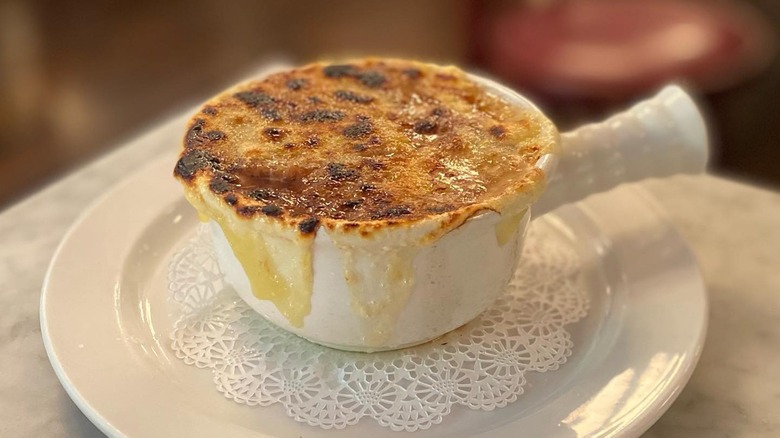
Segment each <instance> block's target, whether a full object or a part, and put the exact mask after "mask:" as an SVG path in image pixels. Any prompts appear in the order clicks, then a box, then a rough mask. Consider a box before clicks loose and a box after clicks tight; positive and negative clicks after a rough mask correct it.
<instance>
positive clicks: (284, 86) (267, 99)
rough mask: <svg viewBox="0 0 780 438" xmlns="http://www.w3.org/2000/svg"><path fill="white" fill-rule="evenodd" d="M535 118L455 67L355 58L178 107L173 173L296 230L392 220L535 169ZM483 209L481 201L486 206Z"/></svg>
mask: <svg viewBox="0 0 780 438" xmlns="http://www.w3.org/2000/svg"><path fill="white" fill-rule="evenodd" d="M542 123H543V122H542V121H541V120H539V119H538V118H537V116H536V114H534V113H532V112H530V111H526V110H522V109H518V108H516V107H512V106H511V105H509V104H507V103H506V102H504V101H503V100H501V99H499V98H498V97H496V96H494V95H492V94H489V93H487V92H486V91H485V90H483V88H481V87H480V86H479V85H477V84H476V83H474V82H473V81H471V80H470V79H469V78H468V77H467V76H466V75H465V74H464V73H462V72H461V71H460V70H458V69H456V68H454V67H438V66H434V65H429V64H422V63H417V62H411V61H402V60H388V59H365V60H360V61H355V62H352V63H350V64H331V65H324V64H313V65H308V66H305V67H301V68H297V69H293V70H289V71H285V72H282V73H277V74H273V75H270V76H268V77H266V78H265V79H262V80H257V81H251V82H248V83H244V84H241V85H239V86H236V87H234V88H232V89H230V90H228V91H226V92H225V93H223V94H221V95H219V96H217V97H215V98H213V99H212V100H210V101H209V102H207V103H206V104H205V105H204V106H203V107H202V109H201V110H200V112H199V113H198V114H196V115H195V116H193V118H192V119H191V121H190V123H189V126H188V130H187V132H186V135H185V138H184V145H183V146H184V147H183V150H182V152H181V155H180V159H179V161H178V163H177V164H176V168H175V171H174V173H175V175H176V177H177V178H178V179H179V180H180V181H181V182H182V183H184V185H185V187H189V189H192V188H193V187H194V185H196V184H207V185H208V186H209V188H210V190H211V192H213V193H214V194H215V195H218V196H219V197H221V198H222V199H223V201H224V203H225V204H226V205H227V206H231V207H232V208H233V209H235V211H236V213H237V214H239V215H240V216H245V217H252V216H254V215H258V214H259V215H266V216H270V217H278V218H280V220H286V221H292V222H294V223H296V224H298V226H299V228H300V230H301V232H303V233H309V232H311V231H313V230H314V229H315V228H316V226H317V225H318V224H319V223H321V222H322V223H327V222H331V223H332V222H334V221H340V222H344V223H352V222H354V223H365V222H370V221H377V222H382V223H398V222H409V221H417V220H420V219H423V218H426V217H430V216H431V215H439V214H445V213H451V212H453V211H454V210H457V209H461V208H464V207H469V206H472V207H473V206H474V205H475V204H480V203H486V204H485V205H487V202H488V201H490V200H491V199H495V198H497V197H500V196H502V195H503V194H505V193H509V192H511V193H517V192H519V191H522V190H524V188H525V187H526V186H530V185H533V184H535V183H537V182H539V180H540V179H543V175H541V174H540V171H539V170H538V169H536V168H535V167H534V164H535V163H536V161H537V160H538V159H539V157H540V155H541V154H542V153H545V152H548V150H547V149H548V147H549V145H545V144H540V140H539V133H540V131H541V130H542V129H543V126H542ZM486 208H487V207H486Z"/></svg>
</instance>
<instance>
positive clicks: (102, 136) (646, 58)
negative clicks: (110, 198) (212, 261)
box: [0, 0, 780, 209]
mask: <svg viewBox="0 0 780 438" xmlns="http://www.w3.org/2000/svg"><path fill="white" fill-rule="evenodd" d="M778 29H780V1H778V0H568V1H566V0H522V1H508V0H489V1H487V0H486V1H478V0H473V1H456V0H452V1H445V0H429V1H414V0H394V1H361V0H346V1H332V2H320V1H315V0H299V1H231V2H216V1H207V0H187V1H178V0H174V1H166V2H161V1H148V0H136V1H132V2H130V1H125V2H123V1H113V2H104V1H98V0H81V1H78V2H63V1H54V0H38V1H35V0H33V1H22V0H0V209H2V208H3V207H7V206H8V205H10V203H12V202H13V201H15V200H18V199H20V198H21V197H23V196H24V195H26V194H28V193H30V192H31V191H33V190H35V189H37V188H39V187H41V186H42V185H43V184H45V183H46V182H49V181H51V180H53V179H56V178H57V177H59V176H62V175H64V174H66V173H67V172H68V171H70V170H72V169H74V168H75V167H77V166H79V165H80V164H82V163H84V162H86V161H88V160H90V159H92V158H94V157H96V156H98V155H100V154H101V153H104V152H106V151H108V150H110V149H111V148H112V147H115V146H117V145H119V144H121V142H122V141H123V140H125V139H128V138H130V137H132V136H133V135H135V134H137V133H139V132H141V131H142V130H144V129H147V128H149V127H151V126H153V125H155V124H156V123H159V122H160V121H162V120H163V119H164V118H165V117H167V116H169V115H172V114H173V113H175V112H177V111H181V110H183V109H186V108H188V107H189V106H192V105H194V104H196V103H198V102H199V101H200V100H203V99H205V98H207V97H209V96H210V95H212V94H214V93H216V92H218V91H219V90H220V89H221V88H223V87H225V86H227V85H229V84H230V83H231V82H232V81H235V80H237V79H239V78H242V77H244V76H246V75H247V74H248V73H249V72H251V71H252V70H253V69H255V68H258V67H260V66H262V65H263V63H265V62H268V61H269V60H274V59H276V60H278V59H284V60H287V61H290V62H293V63H300V62H306V61H311V60H316V59H319V58H338V57H342V56H356V55H392V56H402V57H412V58H419V59H423V60H430V61H435V62H442V63H457V64H459V65H462V66H465V67H467V68H470V69H473V70H478V71H482V72H486V73H488V74H490V75H493V76H495V77H498V78H500V79H501V80H502V81H503V82H505V83H507V84H510V85H512V86H514V87H515V88H517V89H519V90H521V91H522V92H523V93H525V94H527V95H528V96H529V97H532V98H533V99H534V100H536V101H537V102H538V103H539V104H540V105H541V106H542V107H543V108H544V109H545V111H546V112H547V113H548V115H550V117H551V118H552V119H553V120H554V121H556V122H557V123H558V124H559V126H560V127H561V128H563V129H567V128H571V127H574V126H576V125H577V124H579V123H583V122H587V121H593V120H597V119H599V118H600V117H602V116H603V115H605V114H607V113H609V112H610V111H613V110H615V109H618V108H622V107H624V106H625V105H626V104H627V103H630V102H633V101H635V100H636V99H638V98H640V97H644V96H647V95H649V94H652V93H653V92H654V91H655V90H656V89H657V88H658V87H659V86H660V85H661V84H662V83H664V82H666V81H670V80H676V81H678V82H682V83H684V84H686V85H687V86H689V87H691V88H693V89H695V90H696V91H697V93H699V95H700V96H701V97H702V103H703V105H704V106H705V107H706V109H707V111H708V112H709V116H710V122H711V128H712V131H713V138H714V140H715V142H716V148H717V149H716V156H715V157H714V159H713V163H712V168H713V169H714V171H716V172H718V173H721V174H727V175H733V176H737V177H740V178H742V179H747V180H749V181H753V182H756V183H759V184H763V185H770V186H773V187H775V188H778V187H780V141H779V139H780V62H779V61H778V57H776V56H775V53H776V48H777V47H776V46H777V43H778ZM171 147H172V148H174V147H176V145H171Z"/></svg>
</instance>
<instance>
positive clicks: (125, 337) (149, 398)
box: [41, 155, 707, 438]
mask: <svg viewBox="0 0 780 438" xmlns="http://www.w3.org/2000/svg"><path fill="white" fill-rule="evenodd" d="M174 162H175V157H174V156H173V155H171V156H169V157H165V159H162V160H160V161H159V162H158V163H155V164H152V165H151V166H150V167H148V168H146V169H144V170H142V171H141V172H139V174H137V175H136V176H134V177H132V178H131V179H129V180H128V181H127V182H125V183H124V184H123V185H121V186H120V187H118V188H116V189H114V190H112V191H111V192H110V193H108V194H107V195H106V196H105V197H104V198H103V199H101V200H100V201H98V202H97V203H96V204H95V206H94V207H92V208H91V209H90V210H89V211H88V212H87V213H85V214H84V216H82V218H81V219H80V220H79V221H78V222H77V223H76V224H75V225H74V226H73V228H72V229H71V230H70V232H69V233H68V234H67V236H66V237H65V239H64V240H63V242H62V244H61V245H60V247H59V249H58V250H57V253H56V255H55V256H54V259H53V261H52V263H51V266H50V268H49V272H48V275H47V277H46V281H45V283H44V286H43V295H42V298H41V326H42V332H43V339H44V343H45V346H46V350H47V352H48V354H49V358H50V359H51V362H52V365H53V367H54V370H55V372H56V373H57V376H58V377H59V379H60V381H61V382H62V384H63V386H64V387H65V389H66V391H67V392H68V394H69V395H70V396H71V398H72V399H73V400H74V401H75V402H76V404H77V405H78V406H79V408H80V409H81V410H82V411H83V412H84V414H86V416H87V417H89V419H90V420H91V421H92V422H93V423H95V424H96V425H97V426H98V427H99V428H100V429H101V430H102V431H103V432H105V433H106V434H108V435H109V436H130V437H157V436H187V437H201V436H202V437H212V436H230V437H250V436H252V437H257V436H272V437H299V436H304V437H320V436H345V437H351V436H354V437H359V436H367V434H368V433H370V434H371V436H373V437H376V438H379V437H381V436H393V437H397V436H399V432H392V431H390V430H389V429H385V428H381V427H379V426H378V425H376V423H375V422H373V421H363V422H360V423H359V424H357V425H356V426H353V427H348V428H347V429H345V430H341V431H337V430H330V431H326V430H321V429H319V428H315V427H310V426H306V425H303V424H299V423H296V422H295V421H293V420H292V419H290V418H288V417H287V415H285V413H284V412H283V410H282V408H281V407H280V406H271V407H265V408H261V407H247V406H243V405H239V404H236V403H234V402H232V401H229V400H227V399H225V398H224V397H223V396H222V395H221V394H220V393H218V392H217V391H216V390H215V389H214V385H213V383H212V382H211V381H210V375H209V373H208V372H206V371H204V370H201V369H196V368H194V367H189V366H186V365H185V364H184V363H182V362H181V361H180V360H178V359H176V358H175V357H174V356H173V353H172V351H171V350H170V349H169V347H168V345H169V339H168V336H169V334H170V332H171V327H172V324H173V322H174V321H173V320H172V319H173V316H172V315H169V314H168V306H167V304H166V284H167V283H166V273H167V272H166V266H167V263H168V261H169V259H170V256H171V254H172V252H173V251H174V249H175V248H176V247H177V246H179V245H180V244H181V242H182V240H183V239H185V238H187V237H188V236H189V235H191V233H192V232H193V228H194V227H195V225H196V218H195V214H194V212H193V211H192V210H191V208H190V207H189V206H188V205H187V204H186V203H185V201H184V200H183V197H182V194H181V188H180V187H179V186H178V183H176V182H175V181H174V180H173V177H172V176H171V169H172V166H173V163H174ZM537 220H545V221H550V222H551V223H552V224H553V225H554V226H555V227H556V228H557V230H558V231H560V232H561V233H562V234H563V235H565V236H567V238H568V239H570V241H571V242H572V243H573V244H574V245H576V246H577V248H578V249H579V250H580V253H581V255H582V257H583V266H584V269H585V278H586V283H587V287H588V288H589V291H590V293H591V299H592V308H591V310H590V312H589V315H588V316H587V317H586V318H585V319H583V320H582V321H580V322H578V323H577V324H574V325H571V326H569V327H568V328H569V331H570V332H571V333H572V340H573V341H574V345H575V349H574V354H573V355H572V356H571V358H570V359H569V361H568V362H567V363H566V364H565V365H564V366H563V367H561V369H559V370H558V371H554V372H547V373H544V374H533V373H530V374H529V377H530V379H529V384H528V385H527V386H526V392H525V393H524V394H523V395H522V396H521V397H520V399H519V400H518V401H517V402H515V403H513V404H510V405H509V406H507V407H505V408H502V409H497V410H495V411H491V412H482V411H471V410H468V409H466V408H461V407H456V408H455V411H454V412H452V413H451V414H450V415H449V416H447V417H445V418H444V421H443V422H442V424H439V425H435V426H433V427H432V428H431V429H429V430H427V431H420V432H416V433H415V436H418V437H429V436H430V437H439V436H441V437H456V436H477V435H479V436H490V437H516V436H519V435H521V436H545V437H607V436H609V437H611V436H637V435H639V434H641V433H642V432H643V431H644V430H646V429H647V428H648V427H650V425H651V424H652V423H653V422H655V420H657V419H658V417H660V416H661V414H662V413H663V412H664V411H665V410H666V409H667V408H668V407H669V405H670V404H671V403H672V401H673V400H674V399H675V397H676V396H677V394H678V393H679V392H680V390H681V389H682V387H683V386H684V385H685V383H686V382H687V380H688V378H689V376H690V374H691V372H692V371H693V368H694V366H695V364H696V361H697V359H698V357H699V352H700V351H701V347H702V343H703V341H704V334H705V329H706V322H707V300H706V294H705V291H704V286H703V283H702V281H701V278H700V275H699V271H698V269H697V267H696V263H695V261H694V258H693V256H692V255H691V253H690V251H689V250H688V248H687V247H686V245H685V243H684V242H683V241H682V240H681V239H680V237H679V236H678V234H677V233H676V232H675V231H674V230H673V229H672V228H671V226H670V225H669V223H668V221H667V220H666V219H665V218H664V217H663V214H662V213H661V212H660V210H659V209H658V208H657V207H656V206H655V204H654V203H653V201H652V199H651V198H650V197H649V195H647V194H645V192H644V191H642V190H640V189H638V188H621V189H618V190H615V191H612V192H610V193H606V194H603V195H599V196H595V197H591V198H590V199H588V200H586V201H585V202H582V203H580V204H578V205H575V206H568V207H564V208H562V209H559V210H558V211H556V212H555V213H554V214H552V215H547V216H545V217H543V218H541V219H537Z"/></svg>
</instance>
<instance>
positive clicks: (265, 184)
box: [174, 59, 707, 351]
mask: <svg viewBox="0 0 780 438" xmlns="http://www.w3.org/2000/svg"><path fill="white" fill-rule="evenodd" d="M706 156H707V139H706V130H705V128H704V123H703V121H702V119H701V116H700V114H699V112H698V110H697V109H696V106H695V104H694V103H693V102H692V100H691V99H690V98H689V97H688V96H687V95H686V94H685V93H684V92H683V91H682V90H681V89H679V88H677V87H669V88H667V89H665V90H663V91H662V92H661V93H659V94H658V95H657V96H656V97H655V98H653V99H650V100H648V101H646V102H643V103H640V104H638V105H637V106H636V107H634V108H632V109H630V110H628V111H626V112H624V113H621V114H618V115H616V116H614V117H612V118H610V119H609V120H607V121H605V122H603V123H601V124H596V125H588V126H584V127H582V128H580V129H579V130H576V131H574V132H572V133H568V134H564V135H563V136H560V135H559V134H558V132H557V130H556V128H555V126H554V125H553V124H552V123H551V122H550V121H549V120H548V119H547V118H546V117H545V116H544V114H542V113H541V112H540V111H539V110H538V109H537V108H536V107H535V106H534V105H533V104H532V103H531V102H530V101H528V100H527V99H525V98H523V97H522V96H520V95H518V94H517V93H515V92H513V91H511V90H509V89H507V88H505V87H503V86H501V85H499V84H497V83H495V82H493V81H491V80H488V79H485V78H481V77H478V76H473V75H467V74H465V73H463V72H461V71H460V70H458V69H457V68H454V67H440V66H435V65H430V64H422V63H418V62H413V61H404V60H392V59H363V60H355V61H353V62H350V63H346V64H312V65H308V66H304V67H301V68H296V69H291V70H288V71H285V72H281V73H277V74H274V75H271V76H268V77H266V78H263V79H258V80H255V81H250V82H247V83H243V84H240V85H237V86H236V87H233V88H231V89H229V90H227V91H225V92H224V93H222V94H220V95H218V96H216V97H215V98H213V99H211V100H209V101H208V102H207V103H206V104H205V105H204V106H203V107H202V108H201V109H200V111H199V112H198V113H197V114H195V115H194V116H193V117H192V119H191V120H190V123H189V126H188V128H187V131H186V133H185V136H184V140H183V145H182V150H181V154H180V158H179V161H178V162H177V163H176V166H175V169H174V175H175V177H176V178H178V179H179V180H180V181H181V182H182V184H183V186H184V191H185V196H186V198H187V199H188V201H189V202H190V203H191V204H192V205H193V206H194V207H195V209H196V210H197V212H198V214H199V217H200V218H201V220H202V221H203V222H205V223H208V227H209V229H210V231H211V234H212V237H213V242H214V246H215V250H216V253H217V258H218V261H219V264H220V267H221V268H222V270H223V272H224V273H225V275H226V279H227V281H228V283H229V284H231V285H232V286H233V287H234V288H235V290H236V292H237V293H238V295H239V296H240V297H241V298H242V299H243V300H244V301H246V302H247V304H248V305H250V306H251V307H252V308H253V309H254V310H255V311H257V312H258V313H259V314H261V315H262V316H263V317H265V318H266V319H268V320H269V321H271V322H273V323H274V324H276V325H278V326H280V327H282V328H284V329H286V330H289V331H291V332H293V333H296V334H298V335H300V336H302V337H304V338H307V339H309V340H311V341H313V342H316V343H320V344H323V345H327V346H330V347H334V348H339V349H347V350H356V351H381V350H390V349H397V348H403V347H407V346H412V345H416V344H420V343H423V342H426V341H429V340H431V339H434V338H436V337H438V336H441V335H443V334H445V333H447V332H448V331H450V330H453V329H455V328H457V327H459V326H461V325H463V324H465V323H467V322H469V321H470V320H472V319H473V318H475V317H476V316H477V315H479V314H480V313H481V312H482V311H484V310H485V309H486V308H487V307H488V306H490V304H492V303H493V302H494V301H495V299H496V298H498V296H500V295H501V294H502V293H503V291H504V289H505V287H506V285H507V283H508V282H509V280H510V277H511V275H512V273H513V271H514V269H515V267H516V265H517V261H518V257H519V255H520V250H521V247H522V242H523V237H524V235H525V231H526V228H527V226H528V224H529V222H530V220H531V206H532V205H533V204H534V203H535V202H536V201H537V200H539V198H540V196H541V197H542V199H541V200H540V201H539V203H538V204H537V207H538V208H537V207H535V208H534V210H536V212H535V214H538V212H544V211H549V210H550V209H553V208H555V207H556V206H558V205H561V204H564V203H567V202H572V201H576V200H577V199H581V198H583V197H585V196H587V195H589V194H591V193H595V192H598V191H603V190H606V189H609V188H610V187H612V186H615V185H617V184H620V183H622V182H626V181H633V180H638V179H643V178H647V177H653V176H665V175H670V174H674V173H683V172H688V173H690V172H700V171H702V169H703V167H704V163H705V162H706ZM649 157H651V158H652V160H650V159H648V158H649ZM556 167H557V170H556ZM548 185H549V190H548V193H547V194H545V195H542V194H543V193H544V191H545V188H547V187H548Z"/></svg>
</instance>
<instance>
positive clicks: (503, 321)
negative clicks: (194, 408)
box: [168, 221, 589, 431]
mask: <svg viewBox="0 0 780 438" xmlns="http://www.w3.org/2000/svg"><path fill="white" fill-rule="evenodd" d="M521 260H522V261H521V263H520V265H519V266H518V268H517V272H516V273H515V276H514V278H513V279H512V282H511V284H510V286H509V287H508V290H507V292H506V294H505V295H504V296H503V297H501V298H500V299H499V300H498V301H497V302H496V303H495V304H494V305H493V306H492V307H491V308H490V309H488V310H487V311H485V312H484V313H483V314H482V315H480V316H479V317H478V318H477V319H476V320H474V321H472V322H470V323H469V324H467V325H465V326H463V327H461V328H459V329H457V330H455V331H453V332H451V333H449V334H447V335H445V336H444V337H442V338H439V339H437V340H435V341H433V342H430V343H428V344H424V345H421V346H418V347H413V348H408V349H405V350H400V351H392V352H384V353H373V354H364V353H352V352H344V351H338V350H333V349H330V348H326V347H322V346H319V345H316V344H312V343H310V342H308V341H306V340H304V339H302V338H299V337H297V336H295V335H293V334H291V333H288V332H286V331H284V330H282V329H279V328H277V327H276V326H274V325H273V324H271V323H269V322H267V321H266V320H265V319H263V318H262V317H261V316H259V315H258V314H257V313H255V312H254V311H253V310H252V309H251V308H250V307H249V306H247V305H246V304H245V303H244V302H243V301H242V300H241V299H240V298H239V297H238V295H236V293H235V292H234V291H233V290H232V289H231V288H230V287H229V286H227V285H226V283H225V281H224V278H223V275H222V273H221V272H220V270H219V266H218V264H217V261H216V256H215V254H214V251H213V249H212V246H211V241H210V237H209V234H208V232H207V231H206V229H205V228H201V229H199V231H198V233H197V235H196V236H195V237H194V238H192V239H191V240H190V241H189V242H188V243H187V244H186V245H185V246H184V248H182V249H181V250H180V251H179V252H178V253H177V254H176V255H175V256H174V257H173V260H172V261H171V264H170V269H169V276H168V280H169V293H170V295H169V297H170V301H171V303H172V305H173V306H175V310H176V311H177V312H180V318H179V320H178V322H177V323H176V324H175V327H174V329H173V333H172V334H171V338H172V344H171V346H172V349H173V351H174V352H175V354H176V356H177V357H178V358H180V359H182V360H183V361H184V362H185V363H187V364H189V365H193V366H196V367H199V368H204V369H209V370H211V372H212V373H213V378H214V383H215V384H216V388H217V390H218V391H219V392H221V393H222V394H224V395H225V396H226V397H228V398H230V399H232V400H234V401H236V402H238V403H242V404H246V405H257V406H268V405H271V404H274V403H279V404H281V405H283V406H284V407H285V409H286V411H287V414H288V415H289V416H290V417H292V418H294V419H295V420H296V421H300V422H304V423H306V424H309V425H312V426H319V427H322V428H325V429H331V428H337V429H341V428H344V427H346V426H348V425H351V424H355V423H357V422H358V421H359V420H360V419H362V418H364V417H370V418H373V419H374V420H376V421H377V422H378V423H379V424H380V425H382V426H385V427H389V428H391V429H393V430H396V431H402V430H406V431H415V430H418V429H428V428H430V427H431V426H432V425H434V424H438V423H440V422H441V421H442V419H443V418H444V417H445V416H446V415H448V414H449V413H450V411H451V409H452V408H453V406H455V405H463V406H467V407H468V408H471V409H480V410H486V411H489V410H493V409H496V408H501V407H504V406H506V405H507V404H508V403H512V402H514V401H515V400H517V398H518V397H519V396H520V395H521V394H522V393H523V390H524V386H525V384H526V373H528V372H538V373H542V372H547V371H552V370H556V369H558V368H559V367H560V366H561V365H563V364H564V363H565V362H566V359H567V358H568V357H569V356H570V355H571V351H572V347H573V345H572V341H571V339H570V336H569V333H568V332H567V331H566V326H567V325H568V324H572V323H574V322H576V321H578V320H580V319H582V318H583V317H584V316H585V315H586V313H587V310H588V304H589V300H588V296H587V293H586V291H585V288H584V286H583V282H582V280H581V278H580V262H579V258H578V256H577V253H576V252H575V251H574V250H573V248H572V247H571V245H570V244H569V243H568V242H566V241H564V239H563V238H562V237H560V236H559V235H558V234H557V233H556V232H555V230H554V229H553V228H552V227H551V226H550V225H549V224H546V223H544V222H542V221H536V222H535V223H534V224H533V225H532V227H531V229H530V230H529V234H528V237H527V239H526V246H525V249H524V251H523V256H522V259H521Z"/></svg>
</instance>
